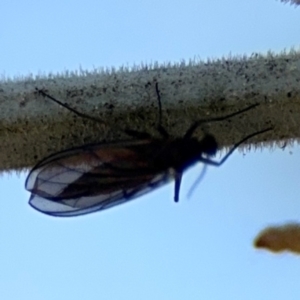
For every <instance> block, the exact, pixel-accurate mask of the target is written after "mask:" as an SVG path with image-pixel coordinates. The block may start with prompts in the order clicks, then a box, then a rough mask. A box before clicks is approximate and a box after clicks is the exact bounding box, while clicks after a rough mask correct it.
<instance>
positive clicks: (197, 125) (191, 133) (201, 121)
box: [184, 103, 259, 139]
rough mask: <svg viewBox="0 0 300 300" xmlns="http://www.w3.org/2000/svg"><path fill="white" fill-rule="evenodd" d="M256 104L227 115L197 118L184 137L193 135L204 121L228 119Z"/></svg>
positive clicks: (254, 105)
mask: <svg viewBox="0 0 300 300" xmlns="http://www.w3.org/2000/svg"><path fill="white" fill-rule="evenodd" d="M258 105H259V104H258V103H256V104H253V105H250V106H248V107H246V108H244V109H242V110H239V111H237V112H235V113H232V114H229V115H227V116H223V117H215V118H209V119H203V120H198V121H196V122H194V123H193V124H192V125H191V127H190V128H189V129H188V131H187V132H186V134H185V135H184V138H186V139H189V138H190V137H191V136H192V135H193V133H194V131H195V130H196V129H197V128H198V127H199V126H200V125H202V124H204V123H210V122H218V121H224V120H226V119H229V118H232V117H234V116H236V115H239V114H242V113H244V112H246V111H248V110H250V109H252V108H254V107H256V106H258Z"/></svg>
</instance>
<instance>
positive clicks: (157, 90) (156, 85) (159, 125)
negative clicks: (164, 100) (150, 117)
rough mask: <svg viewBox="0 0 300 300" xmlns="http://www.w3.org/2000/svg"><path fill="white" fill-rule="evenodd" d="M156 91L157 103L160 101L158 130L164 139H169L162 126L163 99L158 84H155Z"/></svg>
mask: <svg viewBox="0 0 300 300" xmlns="http://www.w3.org/2000/svg"><path fill="white" fill-rule="evenodd" d="M155 91H156V95H157V101H158V120H157V125H156V129H157V131H158V132H159V133H160V135H161V136H162V137H163V138H168V137H169V133H168V132H167V130H166V129H165V128H164V127H163V126H162V125H161V118H162V111H161V98H160V92H159V89H158V82H156V83H155Z"/></svg>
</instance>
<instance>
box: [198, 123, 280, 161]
mask: <svg viewBox="0 0 300 300" xmlns="http://www.w3.org/2000/svg"><path fill="white" fill-rule="evenodd" d="M273 129H274V128H273V127H269V128H267V129H264V130H260V131H257V132H254V133H252V134H249V135H247V136H246V137H244V138H243V139H241V140H240V141H239V142H237V143H236V144H234V145H233V147H232V148H231V149H230V151H229V152H228V153H227V154H226V155H225V156H224V157H223V158H222V159H221V161H219V162H217V161H213V160H211V159H209V158H205V157H201V158H200V159H199V161H201V162H203V163H205V164H208V165H212V166H216V167H219V166H221V165H222V164H223V163H224V162H225V161H226V160H227V159H228V157H229V156H230V155H231V154H232V153H233V152H234V151H235V150H236V149H237V148H238V147H239V146H240V145H241V144H243V143H245V142H246V141H247V140H249V139H251V138H252V137H254V136H257V135H259V134H262V133H265V132H267V131H271V130H273Z"/></svg>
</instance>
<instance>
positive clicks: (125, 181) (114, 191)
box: [25, 84, 272, 217]
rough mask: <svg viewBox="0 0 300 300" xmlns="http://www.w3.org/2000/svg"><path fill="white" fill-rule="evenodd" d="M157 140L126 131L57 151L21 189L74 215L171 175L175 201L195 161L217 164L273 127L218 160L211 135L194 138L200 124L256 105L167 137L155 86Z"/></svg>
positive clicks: (36, 201) (50, 209) (45, 206)
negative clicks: (118, 138)
mask: <svg viewBox="0 0 300 300" xmlns="http://www.w3.org/2000/svg"><path fill="white" fill-rule="evenodd" d="M38 92H39V93H41V94H43V95H44V96H46V97H48V98H50V99H52V100H53V101H55V102H57V103H58V104H60V105H62V106H64V107H66V108H68V109H69V110H71V111H72V112H74V113H75V114H77V115H80V116H81V117H84V118H89V119H93V120H95V118H92V117H89V116H87V115H84V114H82V113H79V112H77V111H76V110H74V109H71V108H70V107H69V106H68V105H66V104H63V103H61V102H60V101H58V100H56V99H54V98H53V97H51V96H50V95H47V94H46V93H44V92H43V91H41V90H38ZM156 93H157V98H158V106H159V116H158V127H157V130H158V132H159V133H160V135H161V138H153V137H151V136H150V135H149V134H147V133H141V132H137V131H134V130H126V133H127V134H129V135H131V136H134V137H136V138H135V139H132V140H126V141H121V142H111V143H99V144H92V145H84V146H81V147H78V148H72V149H68V150H65V151H61V152H58V153H55V154H53V155H51V156H49V157H47V158H45V159H43V160H42V161H40V162H39V163H38V164H37V165H36V166H35V167H34V168H33V169H32V170H31V172H30V174H29V175H28V177H27V179H26V183H25V187H26V189H27V190H28V191H29V192H31V196H30V199H29V204H30V205H31V206H32V207H33V208H35V209H37V210H38V211H40V212H43V213H45V214H48V215H52V216H63V217H67V216H78V215H83V214H88V213H92V212H95V211H99V210H103V209H107V208H110V207H112V206H115V205H119V204H121V203H124V202H127V201H130V200H132V199H134V198H137V197H139V196H141V195H143V194H145V193H147V192H149V191H151V190H153V189H155V188H157V187H159V186H162V185H163V184H165V183H167V182H169V181H170V180H171V179H175V192H174V200H175V202H178V200H179V190H180V183H181V178H182V174H183V172H184V171H185V170H186V169H188V168H189V167H191V166H192V165H193V164H195V163H196V162H202V163H204V164H207V165H213V166H220V165H222V164H223V163H224V162H225V161H226V160H227V158H228V157H229V156H230V155H231V154H232V153H233V151H234V150H235V149H236V148H237V147H238V146H240V145H241V144H242V143H244V142H245V141H247V140H248V139H250V138H252V137H254V136H256V135H259V134H262V133H264V132H267V131H269V130H272V128H267V129H265V130H262V131H258V132H255V133H253V134H250V135H248V136H246V137H245V138H243V139H242V140H240V141H239V142H238V143H236V144H235V145H234V146H233V148H232V149H231V150H230V151H229V152H228V153H227V154H226V155H225V156H224V157H223V159H222V160H221V161H220V162H216V161H213V160H211V159H210V158H209V157H210V156H213V155H215V154H216V152H217V150H218V144H217V142H216V140H215V138H214V136H213V135H210V134H206V135H205V136H204V138H203V139H202V140H200V141H199V140H197V139H196V138H194V137H192V135H193V133H194V131H195V130H196V129H197V128H198V127H199V126H200V125H202V124H203V123H208V122H217V121H223V120H226V119H228V118H232V117H234V116H236V115H239V114H241V113H244V112H246V111H248V110H250V109H252V108H254V107H256V106H257V105H258V104H254V105H251V106H249V107H247V108H245V109H243V110H240V111H238V112H235V113H232V114H229V115H227V116H223V117H216V118H210V119H204V120H199V121H197V122H195V123H194V124H192V125H191V126H190V128H189V129H188V130H187V132H186V133H185V135H184V136H183V137H181V138H174V137H170V136H169V134H168V133H167V131H166V130H165V129H164V128H163V126H162V125H161V115H162V113H161V99H160V93H159V90H158V85H157V84H156Z"/></svg>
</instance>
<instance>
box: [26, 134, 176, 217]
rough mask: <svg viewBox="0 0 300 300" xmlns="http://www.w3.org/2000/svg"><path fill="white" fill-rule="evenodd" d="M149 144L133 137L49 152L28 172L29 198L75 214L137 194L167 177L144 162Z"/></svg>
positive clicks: (53, 211)
mask: <svg viewBox="0 0 300 300" xmlns="http://www.w3.org/2000/svg"><path fill="white" fill-rule="evenodd" d="M152 146H153V145H152V141H151V140H138V141H129V142H122V143H111V144H98V145H90V146H85V147H80V148H75V149H70V150H66V151H62V152H59V153H56V154H54V155H52V156H49V157H48V158H46V159H44V160H43V161H41V162H40V163H39V164H38V165H37V166H36V167H35V168H34V169H33V170H32V171H31V172H30V174H29V175H28V178H27V180H26V184H25V186H26V189H27V190H28V191H30V192H31V197H30V199H29V204H30V205H31V206H32V207H33V208H35V209H37V210H38V211H40V212H43V213H46V214H49V215H53V216H76V215H82V214H87V213H91V212H95V211H98V210H103V209H107V208H110V207H112V206H115V205H118V204H121V203H124V202H127V201H129V200H132V199H134V198H136V197H139V196H141V195H142V194H145V193H147V192H149V191H151V190H152V189H153V188H156V187H158V186H160V185H162V184H164V183H166V182H168V181H170V180H171V179H172V176H171V174H170V172H168V171H167V170H163V172H162V171H161V170H159V169H157V168H153V166H151V164H149V162H151V160H149V159H148V157H146V156H145V155H147V154H148V152H149V148H150V152H153V151H152V150H151V148H152ZM155 147H157V146H155ZM146 149H148V150H147V151H146Z"/></svg>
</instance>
